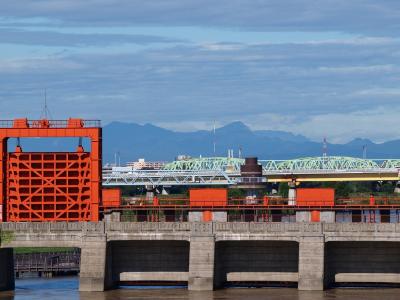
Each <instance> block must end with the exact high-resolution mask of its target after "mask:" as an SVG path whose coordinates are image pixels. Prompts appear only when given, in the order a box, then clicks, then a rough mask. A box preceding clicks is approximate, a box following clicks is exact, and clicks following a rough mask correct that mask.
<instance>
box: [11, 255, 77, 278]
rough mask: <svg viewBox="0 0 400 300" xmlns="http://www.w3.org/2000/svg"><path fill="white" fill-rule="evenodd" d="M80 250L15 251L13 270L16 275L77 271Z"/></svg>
mask: <svg viewBox="0 0 400 300" xmlns="http://www.w3.org/2000/svg"><path fill="white" fill-rule="evenodd" d="M80 255H81V254H80V250H74V251H65V252H46V253H17V254H15V255H14V270H15V272H16V274H17V276H18V277H19V276H22V274H23V273H27V272H29V273H32V272H34V273H39V274H40V273H47V274H49V273H71V272H74V273H78V272H79V265H80Z"/></svg>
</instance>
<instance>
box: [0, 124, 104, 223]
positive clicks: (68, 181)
mask: <svg viewBox="0 0 400 300" xmlns="http://www.w3.org/2000/svg"><path fill="white" fill-rule="evenodd" d="M101 134H102V132H101V127H100V121H97V120H82V119H69V120H47V119H42V120H28V119H15V120H13V121H12V120H11V121H9V120H6V121H0V155H1V157H0V212H2V213H1V214H0V222H1V221H3V222H24V221H26V222H44V221H50V222H51V221H54V222H55V221H67V222H73V221H98V220H99V203H100V200H101V199H100V198H101V174H102V172H101V167H102V164H101V156H102V151H101V142H102V141H101V138H102V136H101ZM48 137H53V138H65V137H78V138H89V139H90V141H91V151H90V152H85V150H84V149H83V147H82V145H79V146H78V149H77V150H76V152H23V149H22V148H21V147H20V146H19V145H17V147H16V149H15V152H8V148H7V141H8V139H9V138H17V139H19V138H48Z"/></svg>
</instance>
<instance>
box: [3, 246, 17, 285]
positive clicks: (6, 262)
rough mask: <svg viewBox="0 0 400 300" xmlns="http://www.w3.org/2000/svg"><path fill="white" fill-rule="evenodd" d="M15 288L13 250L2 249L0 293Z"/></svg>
mask: <svg viewBox="0 0 400 300" xmlns="http://www.w3.org/2000/svg"><path fill="white" fill-rule="evenodd" d="M14 288H15V279H14V256H13V249H9V248H6V249H0V292H1V291H10V290H13V289H14Z"/></svg>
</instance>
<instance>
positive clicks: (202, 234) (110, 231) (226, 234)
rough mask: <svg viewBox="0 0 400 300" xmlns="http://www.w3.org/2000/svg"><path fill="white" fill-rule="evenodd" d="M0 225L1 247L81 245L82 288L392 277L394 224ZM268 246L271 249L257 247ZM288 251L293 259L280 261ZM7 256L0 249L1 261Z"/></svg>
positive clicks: (312, 286)
mask: <svg viewBox="0 0 400 300" xmlns="http://www.w3.org/2000/svg"><path fill="white" fill-rule="evenodd" d="M0 230H3V231H5V233H7V234H6V235H7V239H3V241H2V244H1V247H2V248H13V247H39V246H40V247H78V248H81V280H80V289H81V290H82V291H102V290H104V289H107V288H112V287H114V286H115V285H116V283H117V281H130V280H132V281H135V280H151V279H152V280H164V278H165V276H166V275H167V274H168V275H169V278H173V280H176V281H184V280H187V281H188V285H189V289H191V290H211V289H212V288H213V286H214V283H215V285H218V283H221V282H224V281H257V280H260V281H271V280H276V281H280V280H282V281H295V280H296V273H297V280H298V284H299V289H301V290H321V289H323V288H324V285H325V284H326V283H327V282H333V281H335V280H336V281H337V282H347V281H351V282H354V281H357V280H358V281H357V282H366V280H371V279H370V278H373V279H374V281H375V282H394V283H399V282H400V268H399V263H398V262H399V261H400V257H399V255H400V224H389V223H388V224H362V223H359V224H350V223H341V224H338V223H308V222H302V223H253V222H252V223H239V222H238V223H227V222H206V223H204V222H193V223H190V222H186V223H172V222H171V223H124V222H110V223H103V222H99V223H34V224H30V223H0ZM3 235H4V236H5V234H3ZM189 243H190V244H189ZM236 243H237V244H236ZM297 243H298V258H297V259H298V270H297V272H296V270H295V269H294V266H295V263H294V259H295V258H294V256H291V255H294V254H293V253H295V252H290V251H294V250H293V249H295V248H293V247H292V248H290V249H288V251H289V252H285V251H286V250H285V251H284V249H285V247H286V246H287V245H295V244H297ZM141 245H146V247H148V246H149V245H150V246H149V247H150V248H140V246H141ZM184 245H185V246H184ZM237 245H238V246H237ZM271 245H280V246H279V247H275V248H274V247H273V246H271ZM242 246H243V247H242ZM143 247H144V246H143ZM269 247H272V248H274V249H275V250H274V251H271V252H268V251H269V250H268V251H267V250H266V252H264V249H268V248H269ZM282 247H283V248H282ZM177 248H178V249H177ZM139 249H141V250H139ZM7 251H9V250H6V252H3V253H7ZM135 251H136V252H135ZM261 252H262V253H261ZM275 252H276V253H275ZM8 253H9V252H8ZM242 253H244V254H245V255H243V254H242ZM265 253H267V255H265ZM284 253H286V254H285V255H286V257H285V255H283V254H284ZM289 253H291V254H290V255H289ZM349 253H351V254H349ZM371 253H373V255H370V254H371ZM282 256H283V257H285V259H284V258H283V257H282ZM289 256H290V257H291V259H290V260H289V261H293V263H290V264H288V265H285V263H286V262H283V260H288V258H289ZM4 257H5V258H4ZM7 257H8V258H7ZM135 257H136V258H135ZM137 257H140V263H139V262H137ZM177 257H179V259H178V258H177ZM9 260H11V261H12V256H10V255H9V254H8V255H5V256H3V259H2V262H1V263H2V265H8V264H9V263H10V262H9ZM135 260H136V261H135ZM242 260H245V261H244V262H243V261H242ZM246 260H247V261H246ZM276 260H277V261H282V264H283V266H285V270H286V271H287V272H281V271H282V269H279V268H278V265H277V264H275V261H276ZM346 260H347V261H346ZM155 262H156V263H155ZM157 262H160V263H157ZM164 263H165V264H164ZM214 264H215V265H216V267H215V268H214ZM221 264H222V266H221ZM137 266H140V268H137ZM150 266H151V267H150ZM155 266H157V268H156V269H155ZM164 266H165V267H164ZM167 266H168V267H167ZM184 266H185V268H184ZM249 266H251V267H249ZM6 269H9V268H7V267H6ZM1 270H3V268H2V269H1ZM243 270H244V271H243ZM247 270H250V272H247ZM291 271H293V272H291ZM166 273H167V274H166ZM371 273H373V275H371ZM2 274H4V273H2ZM117 274H118V275H117ZM221 274H222V276H221ZM118 276H119V277H118ZM6 277H7V278H9V279H6V281H7V280H13V276H12V275H10V276H9V275H6ZM4 278H5V277H4ZM10 278H11V279H10ZM3 281H4V280H3ZM6 285H7V284H6Z"/></svg>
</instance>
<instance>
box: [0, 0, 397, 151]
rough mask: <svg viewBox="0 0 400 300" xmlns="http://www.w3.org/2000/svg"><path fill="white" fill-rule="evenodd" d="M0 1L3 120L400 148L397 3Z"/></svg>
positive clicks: (332, 0)
mask: <svg viewBox="0 0 400 300" xmlns="http://www.w3.org/2000/svg"><path fill="white" fill-rule="evenodd" d="M0 1H1V5H0V103H1V109H0V119H12V118H16V117H25V116H26V117H28V118H32V119H35V118H39V117H40V116H41V112H42V110H43V103H44V94H45V90H46V94H47V100H48V106H49V109H50V111H51V116H52V117H53V118H55V119H65V118H68V117H82V118H86V119H101V120H102V123H103V124H107V123H109V122H111V121H124V122H134V123H140V124H145V123H152V124H155V125H159V126H161V127H165V128H168V129H173V130H176V131H192V130H197V129H208V130H211V129H212V128H213V124H214V123H216V124H217V126H222V125H225V124H227V123H229V122H232V121H242V122H244V123H245V124H247V125H248V126H249V127H250V128H252V129H257V130H260V129H268V130H284V131H290V132H293V133H296V134H303V135H305V136H307V137H309V138H311V139H313V140H315V141H321V140H322V139H323V138H324V137H326V138H327V139H328V141H329V142H336V143H345V142H347V141H350V140H352V139H353V138H357V137H361V138H369V139H371V140H373V141H375V142H383V141H387V140H393V139H400V131H399V128H400V118H399V116H400V1H398V0H379V1H376V0H351V1H349V0H218V1H215V0H180V1H178V0H147V1H143V0H86V1H82V0H31V1H28V0H18V1H7V0H0Z"/></svg>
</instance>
